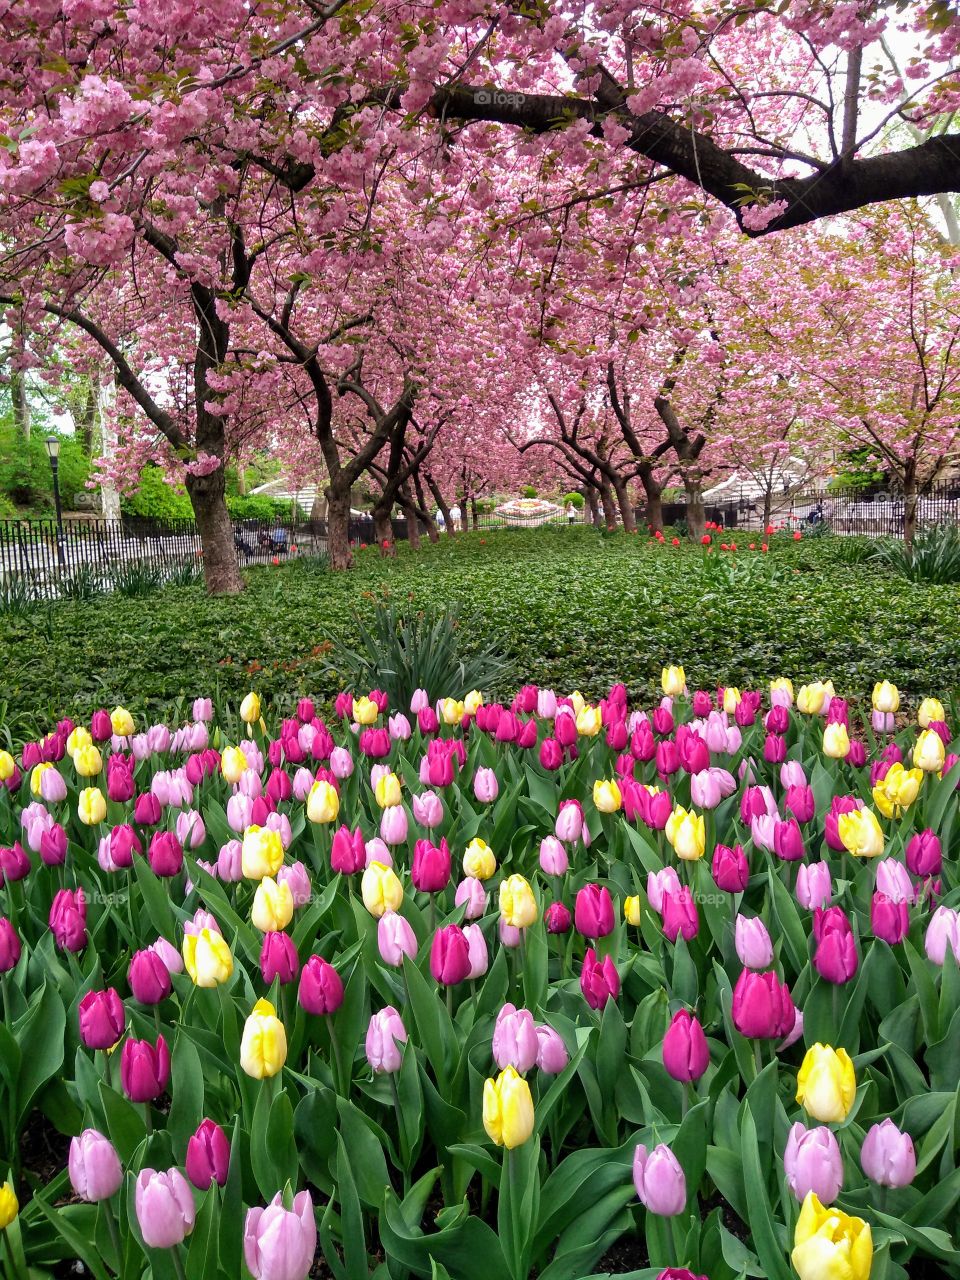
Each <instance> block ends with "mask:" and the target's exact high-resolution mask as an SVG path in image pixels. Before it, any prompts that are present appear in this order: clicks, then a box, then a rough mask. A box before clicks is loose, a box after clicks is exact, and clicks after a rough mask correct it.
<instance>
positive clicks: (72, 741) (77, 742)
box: [67, 724, 93, 759]
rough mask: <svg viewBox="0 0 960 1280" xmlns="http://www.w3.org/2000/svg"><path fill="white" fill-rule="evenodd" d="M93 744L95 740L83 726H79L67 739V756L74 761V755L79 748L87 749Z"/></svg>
mask: <svg viewBox="0 0 960 1280" xmlns="http://www.w3.org/2000/svg"><path fill="white" fill-rule="evenodd" d="M91 742H93V739H92V738H91V737H90V734H89V733H88V732H87V730H86V729H84V727H83V726H82V725H79V724H78V725H77V727H76V729H74V730H73V731H72V733H71V734H70V737H69V738H68V739H67V755H68V756H70V758H71V759H72V758H73V753H74V752H75V751H76V749H77V748H78V747H87V746H89V745H90V743H91Z"/></svg>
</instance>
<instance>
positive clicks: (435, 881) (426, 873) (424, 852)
mask: <svg viewBox="0 0 960 1280" xmlns="http://www.w3.org/2000/svg"><path fill="white" fill-rule="evenodd" d="M410 879H411V880H412V881H413V887H414V888H415V889H417V890H418V891H419V892H420V893H439V892H440V890H441V889H445V888H446V887H447V885H448V884H449V883H450V848H449V846H448V844H447V841H446V838H443V839H441V841H440V844H439V845H434V844H431V843H430V841H429V840H418V841H417V842H416V844H415V845H414V847H413V862H412V865H411V868H410Z"/></svg>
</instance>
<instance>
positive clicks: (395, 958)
mask: <svg viewBox="0 0 960 1280" xmlns="http://www.w3.org/2000/svg"><path fill="white" fill-rule="evenodd" d="M377 947H378V949H379V951H380V958H381V960H383V962H384V964H389V965H393V966H395V967H397V968H399V967H400V966H401V965H402V964H403V957H404V956H409V957H410V959H411V960H415V959H416V956H417V938H416V934H415V933H414V932H413V929H412V928H411V926H410V924H409V923H408V922H407V921H406V920H404V918H403V916H401V915H398V914H397V912H396V911H385V912H384V913H383V915H382V916H381V917H380V920H379V923H378V924H377Z"/></svg>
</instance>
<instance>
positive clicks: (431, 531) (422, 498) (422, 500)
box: [413, 471, 440, 542]
mask: <svg viewBox="0 0 960 1280" xmlns="http://www.w3.org/2000/svg"><path fill="white" fill-rule="evenodd" d="M413 488H414V491H415V493H416V495H417V502H418V503H419V505H420V510H421V512H422V513H423V515H422V518H423V522H424V524H425V525H426V526H427V537H428V538H429V539H430V541H431V542H439V541H440V530H439V529H438V528H437V522H436V520H434V518H433V516H432V515H431V514H430V508H429V507H428V506H427V495H426V494H425V493H424V492H423V482H422V480H421V479H420V472H419V471H414V473H413Z"/></svg>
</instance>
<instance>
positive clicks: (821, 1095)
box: [797, 1043, 857, 1124]
mask: <svg viewBox="0 0 960 1280" xmlns="http://www.w3.org/2000/svg"><path fill="white" fill-rule="evenodd" d="M856 1096H857V1077H856V1075H855V1074H854V1070H853V1062H852V1061H851V1060H850V1055H849V1054H848V1053H847V1051H846V1049H834V1048H832V1047H831V1046H830V1045H828V1044H819V1043H818V1044H815V1045H814V1046H813V1047H812V1048H810V1049H808V1050H807V1053H806V1057H805V1058H804V1059H803V1062H802V1063H801V1065H800V1071H799V1072H798V1074H797V1101H798V1102H799V1103H800V1105H801V1106H802V1107H803V1109H804V1110H805V1111H806V1113H807V1115H809V1116H812V1117H813V1118H814V1120H819V1121H820V1122H821V1123H822V1124H839V1123H840V1122H841V1121H843V1120H846V1118H847V1115H848V1114H849V1111H850V1108H851V1107H852V1106H853V1101H854V1098H856Z"/></svg>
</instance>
